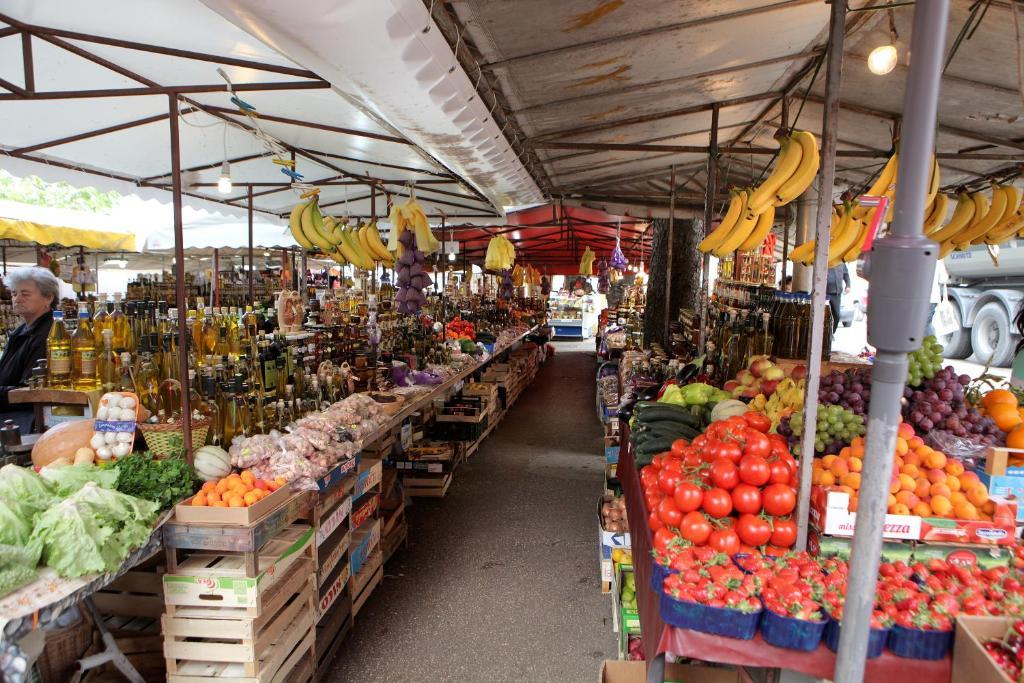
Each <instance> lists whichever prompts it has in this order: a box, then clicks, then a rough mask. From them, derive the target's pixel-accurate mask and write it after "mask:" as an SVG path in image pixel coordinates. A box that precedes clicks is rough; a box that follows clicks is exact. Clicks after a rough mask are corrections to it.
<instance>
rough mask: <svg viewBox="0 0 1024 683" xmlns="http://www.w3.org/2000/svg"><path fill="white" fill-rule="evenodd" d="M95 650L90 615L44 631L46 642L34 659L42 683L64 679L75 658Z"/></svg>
mask: <svg viewBox="0 0 1024 683" xmlns="http://www.w3.org/2000/svg"><path fill="white" fill-rule="evenodd" d="M97 650H98V647H97V634H96V633H95V631H94V624H93V620H92V617H90V616H89V614H88V613H87V612H86V611H85V610H82V618H81V619H79V620H78V622H77V623H75V624H72V625H71V626H68V627H67V628H59V629H54V630H52V631H47V632H46V646H45V647H44V648H43V652H42V654H40V655H39V658H38V659H36V667H37V669H38V671H39V679H40V680H41V681H42V683H65V682H66V681H69V680H71V676H72V675H73V674H74V673H75V671H77V670H78V660H79V659H81V658H82V657H85V656H86V655H89V654H93V653H94V652H96V651H97Z"/></svg>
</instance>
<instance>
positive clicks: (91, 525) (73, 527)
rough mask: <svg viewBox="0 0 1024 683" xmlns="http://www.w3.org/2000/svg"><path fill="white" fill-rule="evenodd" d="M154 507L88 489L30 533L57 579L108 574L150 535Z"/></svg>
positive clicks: (51, 511) (57, 507)
mask: <svg viewBox="0 0 1024 683" xmlns="http://www.w3.org/2000/svg"><path fill="white" fill-rule="evenodd" d="M156 509H157V505H156V503H152V502H150V501H147V500H142V499H140V498H135V497H133V496H128V495H125V494H123V493H118V492H117V491H110V490H107V489H104V488H101V487H99V486H96V485H95V484H93V483H87V484H86V485H85V486H83V487H82V488H81V490H79V491H77V492H75V493H73V494H72V495H71V496H69V497H68V498H67V500H65V501H63V502H61V503H58V504H57V505H54V506H53V507H51V508H49V509H48V510H46V512H44V513H43V514H42V515H41V516H40V517H39V519H38V521H37V522H36V526H35V529H34V530H33V532H32V541H31V542H33V543H39V544H40V545H41V547H42V558H43V562H44V563H46V564H47V565H48V566H50V567H52V568H53V569H54V570H55V571H56V572H57V573H58V574H60V575H61V576H82V575H83V574H93V573H103V572H109V571H113V570H114V569H116V568H117V567H118V566H120V564H121V562H123V561H124V558H125V557H126V556H127V555H128V552H129V551H130V550H131V549H133V548H135V547H138V546H140V545H142V544H143V543H145V542H146V540H147V539H148V538H149V536H150V534H151V533H152V526H151V525H152V522H153V518H154V517H155V515H156Z"/></svg>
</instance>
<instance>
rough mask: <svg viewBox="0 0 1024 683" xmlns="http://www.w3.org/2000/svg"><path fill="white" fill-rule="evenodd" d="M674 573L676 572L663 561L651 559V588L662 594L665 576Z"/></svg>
mask: <svg viewBox="0 0 1024 683" xmlns="http://www.w3.org/2000/svg"><path fill="white" fill-rule="evenodd" d="M672 573H674V572H673V571H672V570H671V569H669V568H668V567H666V566H665V565H663V564H662V563H661V562H655V561H651V590H653V591H654V592H655V593H658V594H659V595H660V594H661V591H662V589H663V588H664V583H665V577H666V576H668V575H669V574H672Z"/></svg>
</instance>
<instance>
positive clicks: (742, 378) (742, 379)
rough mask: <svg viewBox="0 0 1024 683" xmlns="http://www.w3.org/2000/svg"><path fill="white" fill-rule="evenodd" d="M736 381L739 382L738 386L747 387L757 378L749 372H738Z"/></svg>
mask: <svg viewBox="0 0 1024 683" xmlns="http://www.w3.org/2000/svg"><path fill="white" fill-rule="evenodd" d="M736 379H737V380H739V383H740V384H742V385H744V386H748V387H749V386H751V385H752V384H753V383H754V380H755V379H757V378H756V377H754V375H753V374H752V373H751V372H750V370H740V374H738V375H736Z"/></svg>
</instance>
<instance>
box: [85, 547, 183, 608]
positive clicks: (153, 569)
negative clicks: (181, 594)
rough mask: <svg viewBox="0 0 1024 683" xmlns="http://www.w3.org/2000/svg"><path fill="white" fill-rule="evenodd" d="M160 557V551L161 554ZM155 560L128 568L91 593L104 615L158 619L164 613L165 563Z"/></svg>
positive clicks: (94, 602)
mask: <svg viewBox="0 0 1024 683" xmlns="http://www.w3.org/2000/svg"><path fill="white" fill-rule="evenodd" d="M160 557H162V555H161V556H160ZM156 560H157V558H154V560H152V561H150V562H147V563H144V564H140V565H139V566H138V567H135V568H133V569H129V570H128V571H127V572H125V573H124V574H122V575H121V576H119V577H117V578H116V579H115V580H114V581H111V582H110V583H109V584H107V585H106V586H104V587H103V588H101V589H100V590H98V591H96V593H94V594H93V596H92V600H93V604H95V605H96V609H97V610H98V611H99V613H100V614H102V615H104V616H112V617H113V616H117V617H138V618H140V619H159V618H160V616H161V615H162V614H163V613H164V586H163V576H164V574H165V573H166V567H165V566H164V565H163V563H161V562H158V561H156Z"/></svg>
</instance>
